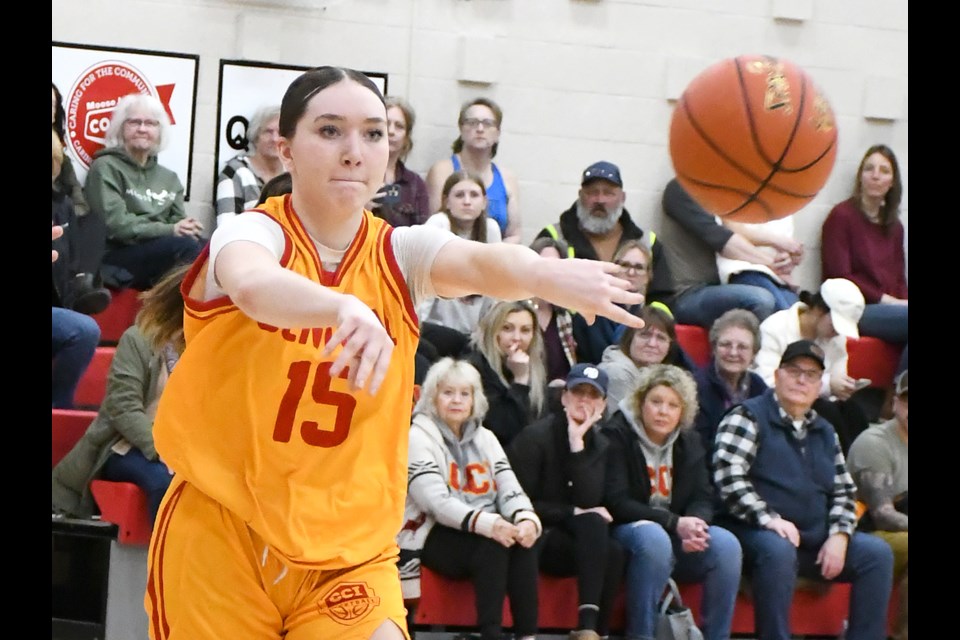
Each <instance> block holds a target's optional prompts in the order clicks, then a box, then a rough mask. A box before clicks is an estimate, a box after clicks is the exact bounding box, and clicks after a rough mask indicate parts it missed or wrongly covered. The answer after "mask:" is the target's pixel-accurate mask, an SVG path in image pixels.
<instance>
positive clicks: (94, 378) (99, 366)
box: [73, 346, 117, 410]
mask: <svg viewBox="0 0 960 640" xmlns="http://www.w3.org/2000/svg"><path fill="white" fill-rule="evenodd" d="M116 352H117V348H116V347H107V346H99V347H97V350H96V351H95V352H94V354H93V360H91V361H90V364H89V366H87V370H86V371H84V372H83V376H82V377H81V378H80V382H79V384H77V390H76V392H75V393H74V394H73V404H74V406H76V407H77V408H80V409H91V410H96V409H98V408H99V407H100V404H101V403H102V402H103V397H104V395H105V394H106V392H107V377H108V376H109V374H110V365H111V364H112V363H113V356H114V354H116Z"/></svg>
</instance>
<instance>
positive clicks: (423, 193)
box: [370, 96, 499, 230]
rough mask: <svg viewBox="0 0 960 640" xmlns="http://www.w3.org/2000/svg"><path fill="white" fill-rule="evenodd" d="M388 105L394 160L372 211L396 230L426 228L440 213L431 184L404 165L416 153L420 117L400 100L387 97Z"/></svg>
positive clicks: (389, 164)
mask: <svg viewBox="0 0 960 640" xmlns="http://www.w3.org/2000/svg"><path fill="white" fill-rule="evenodd" d="M384 101H385V102H386V104H387V141H388V142H389V144H390V158H389V160H388V161H387V173H386V176H385V177H384V179H383V182H384V185H383V186H382V187H380V190H379V191H377V195H375V196H374V197H373V200H372V201H371V203H370V211H372V212H373V215H375V216H377V217H379V218H383V219H384V220H386V221H387V222H389V223H390V224H391V225H393V226H394V227H407V226H410V225H414V224H423V223H424V222H426V220H427V218H429V217H430V214H431V212H433V211H436V209H431V208H430V203H429V201H428V198H427V183H426V182H424V180H423V178H421V177H420V176H419V175H418V174H417V173H415V172H414V171H411V170H410V169H407V167H406V165H405V164H404V162H406V159H407V155H409V154H410V150H411V149H413V137H412V136H413V125H414V123H415V122H416V120H417V116H416V113H415V112H414V110H413V107H412V106H411V105H410V103H409V102H407V101H406V100H404V99H403V98H401V97H399V96H387V97H386V98H384ZM443 200H446V198H443ZM498 230H499V229H498Z"/></svg>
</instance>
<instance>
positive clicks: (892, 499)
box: [847, 371, 909, 640]
mask: <svg viewBox="0 0 960 640" xmlns="http://www.w3.org/2000/svg"><path fill="white" fill-rule="evenodd" d="M907 389H908V385H907V372H906V371H904V372H903V373H902V374H900V377H899V378H897V384H896V387H895V389H894V396H893V416H894V417H893V418H891V419H890V420H887V421H886V422H884V423H883V424H878V425H874V426H872V427H870V428H869V429H867V430H866V431H864V432H863V433H861V434H860V435H859V436H857V439H856V440H854V441H853V444H852V445H850V456H849V458H848V459H847V466H848V467H849V468H850V475H851V476H853V481H854V483H855V484H856V485H857V497H858V498H859V500H860V501H861V502H862V503H863V504H864V505H865V506H866V512H865V513H864V514H863V515H862V516H861V517H860V521H859V523H858V525H857V529H859V530H860V531H867V532H870V533H872V534H874V535H875V536H877V537H880V538H883V539H884V540H886V541H887V543H888V544H889V545H890V548H891V549H892V550H893V581H894V583H895V584H899V585H900V610H899V612H898V613H899V615H898V616H897V621H896V623H895V632H894V634H893V637H894V640H906V639H907V627H908V625H907V534H908V527H907V525H908V522H909V520H908V519H909V509H908V506H907V505H908V501H907V488H908V487H907V477H908V476H907V468H908V462H909V457H908V456H907V415H908V405H907Z"/></svg>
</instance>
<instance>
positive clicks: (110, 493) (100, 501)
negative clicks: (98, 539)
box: [90, 480, 153, 545]
mask: <svg viewBox="0 0 960 640" xmlns="http://www.w3.org/2000/svg"><path fill="white" fill-rule="evenodd" d="M90 492H91V493H92V494H93V499H94V500H95V501H96V503H97V506H98V507H99V508H100V518H101V519H102V520H105V521H107V522H112V523H113V524H115V525H117V529H118V532H117V541H118V542H120V543H121V544H133V545H145V544H148V543H149V542H150V532H151V529H152V528H153V527H152V525H151V523H150V515H149V511H148V509H147V497H146V495H145V494H144V493H143V491H141V490H140V487H138V486H137V485H135V484H132V483H130V482H111V481H109V480H94V481H93V482H91V483H90Z"/></svg>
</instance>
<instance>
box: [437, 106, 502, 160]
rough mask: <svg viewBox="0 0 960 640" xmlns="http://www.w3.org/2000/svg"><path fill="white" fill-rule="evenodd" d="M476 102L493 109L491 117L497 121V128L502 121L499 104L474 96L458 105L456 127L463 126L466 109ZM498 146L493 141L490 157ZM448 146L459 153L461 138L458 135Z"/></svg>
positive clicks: (498, 144) (494, 154) (461, 143)
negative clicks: (458, 111) (458, 112)
mask: <svg viewBox="0 0 960 640" xmlns="http://www.w3.org/2000/svg"><path fill="white" fill-rule="evenodd" d="M478 104H479V105H483V106H484V107H487V108H488V109H490V111H493V119H494V120H496V121H497V129H499V128H500V124H501V123H502V122H503V110H502V109H501V108H500V106H499V105H498V104H497V103H496V102H494V101H493V100H491V99H490V98H474V99H473V100H470V101H469V102H464V103H463V106H462V107H460V115H459V116H457V126H458V127H462V126H463V121H464V120H466V119H467V109H469V108H470V107H472V106H474V105H478ZM499 146H500V143H499V142H494V143H493V147H491V149H490V157H491V158H493V157H494V156H496V155H497V147H499ZM450 148H451V149H453V152H454V153H460V151H461V150H462V149H463V138H462V137H461V136H459V135H458V136H457V139H456V140H454V141H453V144H452V145H450Z"/></svg>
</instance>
